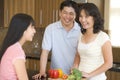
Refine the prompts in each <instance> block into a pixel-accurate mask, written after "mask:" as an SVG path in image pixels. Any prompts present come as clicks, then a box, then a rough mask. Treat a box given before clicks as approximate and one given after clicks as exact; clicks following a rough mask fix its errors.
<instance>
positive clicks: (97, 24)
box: [79, 3, 104, 34]
mask: <svg viewBox="0 0 120 80" xmlns="http://www.w3.org/2000/svg"><path fill="white" fill-rule="evenodd" d="M82 10H84V11H85V13H86V15H87V16H92V17H93V19H94V27H93V33H98V32H99V31H100V30H103V29H104V26H103V25H104V20H103V19H102V17H101V15H100V12H99V10H98V8H97V6H96V5H95V4H93V3H83V4H82V5H81V6H80V7H79V17H80V13H81V11H82ZM79 24H80V27H81V32H82V33H83V34H84V33H85V32H86V29H83V27H82V25H81V23H80V22H79Z"/></svg>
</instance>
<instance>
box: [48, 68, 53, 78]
mask: <svg viewBox="0 0 120 80" xmlns="http://www.w3.org/2000/svg"><path fill="white" fill-rule="evenodd" d="M53 73H54V70H53V69H50V70H49V71H48V75H49V77H50V78H53Z"/></svg>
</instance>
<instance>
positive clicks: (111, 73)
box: [106, 71, 120, 80]
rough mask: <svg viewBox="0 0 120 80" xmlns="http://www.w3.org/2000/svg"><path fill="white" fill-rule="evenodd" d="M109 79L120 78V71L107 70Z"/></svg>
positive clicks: (115, 79)
mask: <svg viewBox="0 0 120 80" xmlns="http://www.w3.org/2000/svg"><path fill="white" fill-rule="evenodd" d="M106 75H107V80H120V72H115V71H107V72H106Z"/></svg>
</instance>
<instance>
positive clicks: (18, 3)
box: [4, 0, 35, 27]
mask: <svg viewBox="0 0 120 80" xmlns="http://www.w3.org/2000/svg"><path fill="white" fill-rule="evenodd" d="M34 5H35V3H34V0H4V27H8V24H9V22H10V20H11V17H12V16H13V15H15V14H16V13H27V14H29V15H31V16H32V17H33V18H34V16H35V15H34V13H35V11H34V8H35V7H34Z"/></svg>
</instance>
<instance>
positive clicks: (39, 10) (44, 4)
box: [35, 0, 64, 27]
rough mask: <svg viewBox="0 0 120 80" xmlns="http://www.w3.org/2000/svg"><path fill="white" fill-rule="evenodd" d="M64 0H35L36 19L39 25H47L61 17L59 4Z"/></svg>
mask: <svg viewBox="0 0 120 80" xmlns="http://www.w3.org/2000/svg"><path fill="white" fill-rule="evenodd" d="M62 1H64V0H35V4H36V5H35V21H36V26H37V27H46V26H47V25H48V24H50V23H52V22H55V21H57V20H58V19H59V6H60V3H61V2H62Z"/></svg>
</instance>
